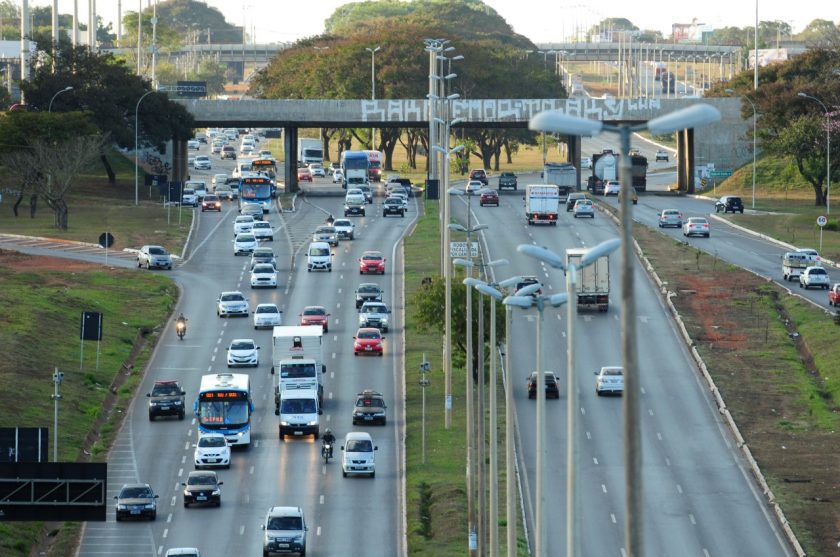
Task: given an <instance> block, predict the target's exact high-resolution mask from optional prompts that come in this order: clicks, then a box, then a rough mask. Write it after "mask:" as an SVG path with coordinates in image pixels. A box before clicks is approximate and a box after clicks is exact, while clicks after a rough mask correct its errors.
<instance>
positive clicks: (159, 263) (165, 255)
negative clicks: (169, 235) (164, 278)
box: [137, 246, 172, 269]
mask: <svg viewBox="0 0 840 557" xmlns="http://www.w3.org/2000/svg"><path fill="white" fill-rule="evenodd" d="M143 265H145V266H146V268H147V269H152V268H159V269H172V256H171V255H169V252H167V251H166V249H165V248H164V247H163V246H143V247H142V248H140V251H139V252H137V266H138V267H142V266H143Z"/></svg>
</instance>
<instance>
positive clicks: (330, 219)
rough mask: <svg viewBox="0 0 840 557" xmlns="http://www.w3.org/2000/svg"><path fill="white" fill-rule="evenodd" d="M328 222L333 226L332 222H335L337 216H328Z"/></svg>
mask: <svg viewBox="0 0 840 557" xmlns="http://www.w3.org/2000/svg"><path fill="white" fill-rule="evenodd" d="M326 222H327V224H328V225H329V226H332V224H333V223H334V222H335V217H334V216H332V215H330V216H328V217H327V221H326Z"/></svg>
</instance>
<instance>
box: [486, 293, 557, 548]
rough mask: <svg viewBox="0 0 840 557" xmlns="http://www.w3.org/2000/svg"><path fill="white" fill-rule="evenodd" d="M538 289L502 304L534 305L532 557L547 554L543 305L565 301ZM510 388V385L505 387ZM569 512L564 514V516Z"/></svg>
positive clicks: (554, 304)
mask: <svg viewBox="0 0 840 557" xmlns="http://www.w3.org/2000/svg"><path fill="white" fill-rule="evenodd" d="M541 287H542V285H541V284H540V283H535V284H530V285H528V286H525V287H523V288H522V289H520V290H519V291H518V292H516V294H515V295H513V296H507V297H506V298H505V299H504V301H503V302H502V303H503V304H505V305H506V306H514V307H519V308H523V309H529V308H531V307H533V306H536V309H537V314H538V316H537V343H536V344H537V346H536V351H537V352H536V370H537V422H536V429H537V456H536V469H537V485H536V493H537V504H536V516H535V518H534V522H535V525H534V540H535V542H536V543H535V549H534V555H549V553H548V551H547V549H548V548H547V547H546V546H547V544H546V534H547V530H546V526H547V525H546V524H544V522H545V513H544V511H543V499H544V498H545V487H546V486H545V446H546V440H545V429H546V428H545V370H544V369H543V367H544V366H543V365H542V321H543V310H544V309H545V305H546V304H549V305H550V306H552V307H560V306H561V305H563V304H565V303H566V302H567V301H568V300H569V297H568V294H567V293H565V292H563V293H560V294H553V295H551V296H547V295H543V294H537V291H538V290H539V289H540V288H541ZM509 388H510V386H509ZM568 512H569V511H567V513H568Z"/></svg>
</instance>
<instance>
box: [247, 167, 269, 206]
mask: <svg viewBox="0 0 840 557" xmlns="http://www.w3.org/2000/svg"><path fill="white" fill-rule="evenodd" d="M245 203H259V204H260V205H262V210H263V213H267V212H268V211H269V209H271V178H269V177H268V176H265V175H257V174H252V173H248V174H245V175H243V176H242V178H240V180H239V208H240V209H241V208H242V205H244V204H245Z"/></svg>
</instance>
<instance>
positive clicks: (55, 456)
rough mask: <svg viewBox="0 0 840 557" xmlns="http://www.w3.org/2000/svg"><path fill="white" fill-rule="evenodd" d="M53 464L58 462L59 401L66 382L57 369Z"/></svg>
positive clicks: (53, 377)
mask: <svg viewBox="0 0 840 557" xmlns="http://www.w3.org/2000/svg"><path fill="white" fill-rule="evenodd" d="M52 379H53V387H54V391H53V395H52V397H50V398H52V399H53V408H54V413H53V462H58V401H59V400H61V389H60V387H61V382H62V381H63V380H64V373H63V372H61V371H58V368H55V371H54V372H53V376H52Z"/></svg>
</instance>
